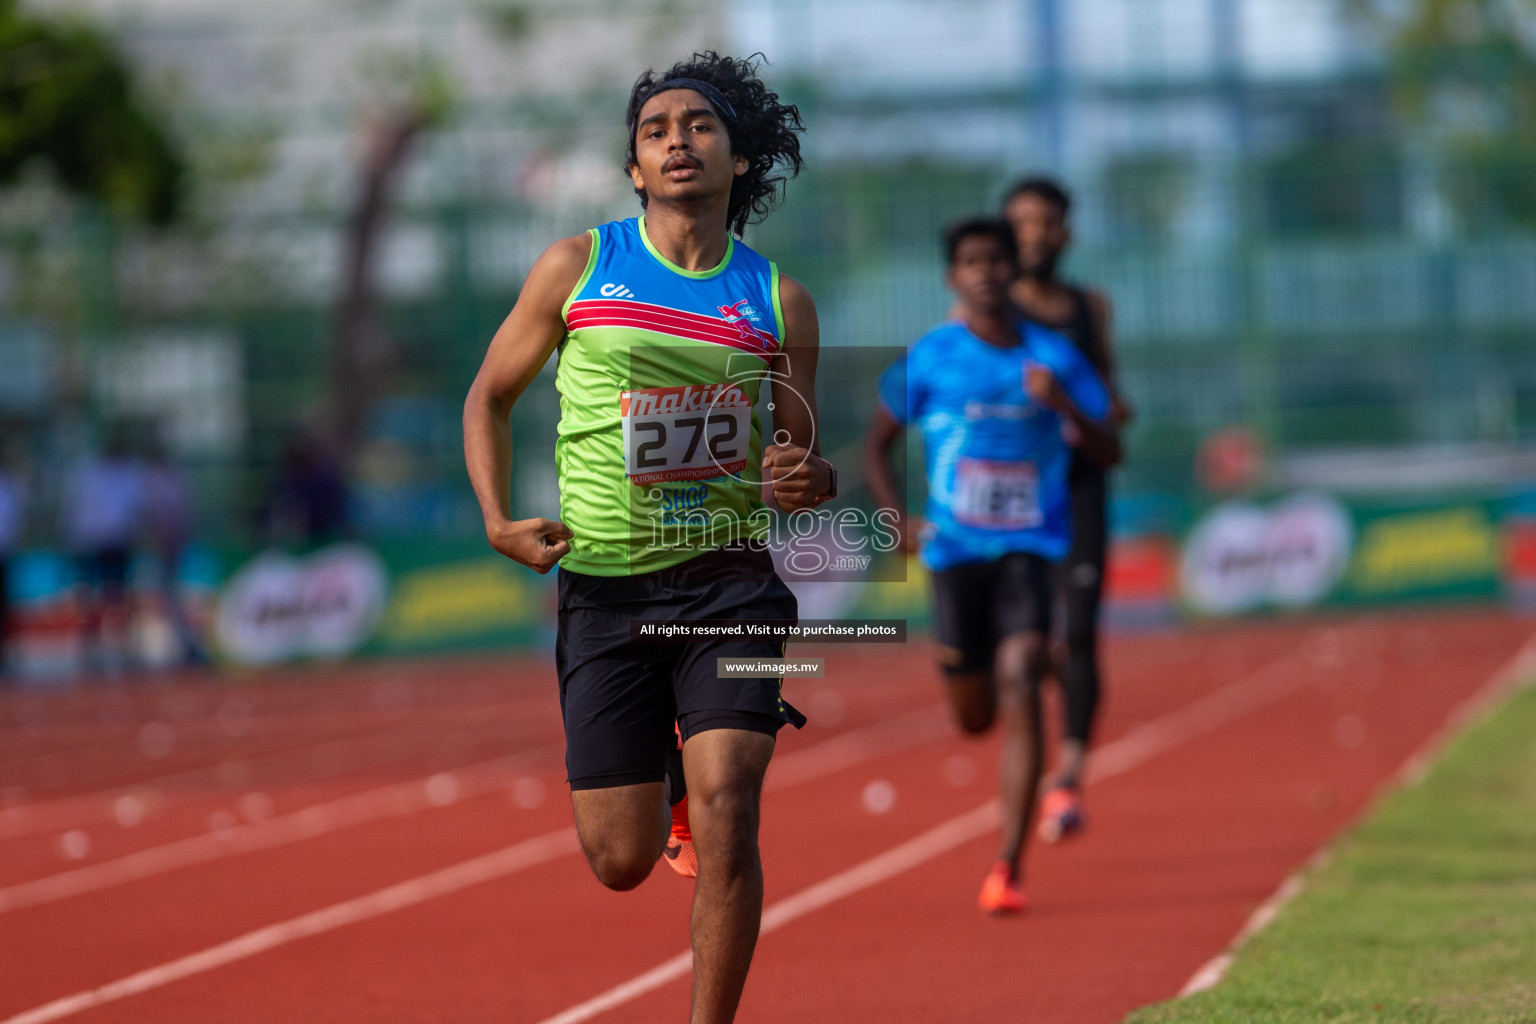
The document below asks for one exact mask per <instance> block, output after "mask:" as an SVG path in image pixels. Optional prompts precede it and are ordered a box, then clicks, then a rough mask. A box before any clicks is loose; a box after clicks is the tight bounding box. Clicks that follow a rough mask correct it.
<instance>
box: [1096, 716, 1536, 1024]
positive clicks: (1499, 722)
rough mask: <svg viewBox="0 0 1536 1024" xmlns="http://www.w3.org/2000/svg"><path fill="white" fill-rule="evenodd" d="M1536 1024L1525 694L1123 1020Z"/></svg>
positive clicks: (1535, 735)
mask: <svg viewBox="0 0 1536 1024" xmlns="http://www.w3.org/2000/svg"><path fill="white" fill-rule="evenodd" d="M1249 1021H1253V1022H1260V1024H1313V1022H1321V1021H1327V1022H1329V1024H1364V1022H1371V1024H1388V1022H1390V1024H1428V1022H1433V1024H1451V1022H1454V1024H1473V1022H1475V1024H1493V1022H1498V1024H1536V688H1527V689H1525V690H1523V691H1522V692H1520V693H1519V694H1518V695H1517V696H1515V697H1514V698H1513V699H1512V700H1511V701H1510V702H1509V703H1508V704H1506V705H1505V706H1504V707H1503V708H1502V709H1500V711H1499V712H1498V713H1497V714H1496V715H1494V716H1493V717H1492V718H1490V719H1488V720H1486V721H1484V722H1482V723H1481V724H1479V725H1477V726H1476V727H1475V728H1473V729H1472V730H1471V731H1469V732H1468V733H1466V734H1465V735H1463V736H1461V737H1460V738H1459V739H1457V740H1456V742H1455V743H1453V744H1452V746H1451V747H1450V749H1449V750H1447V751H1446V753H1445V754H1444V755H1443V756H1442V757H1441V758H1440V760H1439V761H1438V762H1437V763H1436V764H1435V766H1434V768H1433V769H1432V771H1431V772H1430V774H1429V776H1428V777H1427V778H1426V779H1424V781H1423V782H1422V783H1420V784H1419V785H1418V786H1415V787H1414V788H1412V789H1409V790H1406V791H1403V792H1399V793H1396V794H1394V795H1392V796H1391V797H1390V798H1389V799H1388V800H1387V801H1386V802H1385V803H1383V805H1382V806H1381V807H1380V808H1379V809H1378V810H1377V811H1376V813H1375V814H1373V815H1372V816H1371V817H1370V819H1369V820H1367V821H1366V822H1365V823H1364V824H1362V825H1361V826H1359V827H1358V828H1357V829H1355V831H1354V832H1352V833H1351V834H1350V835H1349V836H1347V837H1346V838H1345V839H1343V840H1342V841H1341V842H1340V843H1339V844H1338V846H1337V849H1336V851H1335V856H1334V857H1333V858H1332V860H1331V861H1330V862H1329V863H1328V864H1327V865H1325V866H1323V867H1321V868H1318V869H1316V870H1314V871H1313V872H1311V873H1310V874H1309V876H1308V877H1307V881H1306V888H1305V889H1304V890H1303V892H1302V894H1301V895H1300V896H1298V897H1297V898H1296V899H1295V900H1294V901H1293V902H1292V903H1291V904H1290V905H1289V906H1287V907H1286V908H1285V909H1284V910H1283V911H1282V912H1281V914H1280V916H1279V918H1278V919H1277V920H1276V921H1275V922H1274V923H1273V924H1271V925H1270V926H1269V928H1268V929H1266V930H1264V931H1263V932H1260V933H1259V934H1258V936H1256V937H1255V938H1254V939H1253V940H1252V941H1251V942H1250V943H1249V944H1248V945H1247V946H1246V947H1245V948H1244V949H1243V950H1242V951H1241V952H1240V953H1239V954H1238V956H1237V960H1236V962H1235V963H1234V964H1233V965H1232V968H1231V970H1230V971H1229V972H1228V973H1227V976H1226V977H1225V978H1224V979H1223V980H1222V981H1221V983H1220V984H1218V985H1217V986H1216V987H1215V988H1214V989H1212V990H1211V991H1209V992H1205V993H1202V994H1200V995H1197V996H1193V997H1191V998H1189V999H1183V1000H1176V1001H1174V1002H1168V1003H1160V1004H1158V1005H1156V1006H1151V1007H1147V1008H1145V1009H1142V1010H1138V1011H1137V1012H1136V1013H1133V1014H1132V1015H1131V1016H1130V1017H1129V1018H1127V1020H1126V1024H1245V1022H1249Z"/></svg>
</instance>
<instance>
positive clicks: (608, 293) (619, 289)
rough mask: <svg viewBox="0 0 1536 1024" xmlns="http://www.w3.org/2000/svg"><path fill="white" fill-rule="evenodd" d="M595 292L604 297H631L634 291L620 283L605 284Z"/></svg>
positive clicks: (633, 295)
mask: <svg viewBox="0 0 1536 1024" xmlns="http://www.w3.org/2000/svg"><path fill="white" fill-rule="evenodd" d="M597 294H599V295H601V296H602V297H603V298H605V299H632V298H634V297H635V293H634V292H632V291H630V290H629V289H628V288H626V287H624V286H623V285H622V284H612V283H609V284H605V285H603V286H602V287H601V288H599V289H598V290H597Z"/></svg>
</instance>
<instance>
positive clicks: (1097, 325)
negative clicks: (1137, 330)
mask: <svg viewBox="0 0 1536 1024" xmlns="http://www.w3.org/2000/svg"><path fill="white" fill-rule="evenodd" d="M1088 313H1089V316H1090V318H1091V319H1092V320H1093V325H1094V330H1096V331H1098V332H1099V351H1100V352H1101V353H1102V354H1103V356H1102V358H1103V360H1104V365H1103V366H1101V367H1099V373H1100V374H1102V375H1103V377H1104V387H1105V388H1107V389H1108V390H1109V418H1110V419H1112V420H1114V421H1115V423H1117V424H1122V425H1123V424H1125V423H1128V422H1130V419H1131V417H1133V416H1135V415H1136V410H1135V409H1133V408H1131V404H1130V403H1129V402H1127V401H1126V400H1125V396H1124V395H1122V394H1121V393H1120V368H1119V365H1118V364H1117V363H1116V362H1115V345H1114V341H1113V337H1114V335H1113V332H1111V330H1110V325H1111V322H1112V318H1113V314H1112V312H1111V309H1110V305H1109V296H1107V295H1105V294H1104V293H1103V292H1101V291H1097V290H1095V291H1090V292H1089V293H1088Z"/></svg>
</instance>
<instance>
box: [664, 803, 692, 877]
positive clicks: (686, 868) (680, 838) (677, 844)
mask: <svg viewBox="0 0 1536 1024" xmlns="http://www.w3.org/2000/svg"><path fill="white" fill-rule="evenodd" d="M661 855H662V856H663V857H665V858H666V859H667V863H668V864H669V865H670V866H671V868H672V870H673V871H676V872H677V873H678V874H680V875H682V876H683V877H684V878H698V877H699V855H698V854H696V853H694V852H693V833H692V832H689V831H688V798H687V797H686V796H685V797H683V798H682V799H681V800H679V801H678V802H677V803H675V804H673V805H672V834H671V835H669V836H667V845H666V847H665V848H663V849H662V851H661Z"/></svg>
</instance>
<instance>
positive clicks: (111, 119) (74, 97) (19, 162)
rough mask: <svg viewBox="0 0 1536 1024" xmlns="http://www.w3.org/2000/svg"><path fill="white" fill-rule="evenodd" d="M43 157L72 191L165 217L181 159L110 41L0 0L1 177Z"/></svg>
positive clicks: (171, 213)
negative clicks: (137, 89)
mask: <svg viewBox="0 0 1536 1024" xmlns="http://www.w3.org/2000/svg"><path fill="white" fill-rule="evenodd" d="M37 160H40V161H42V162H43V163H44V164H46V165H47V166H48V167H49V168H51V169H52V171H53V173H54V174H55V175H56V176H57V177H58V180H59V181H60V182H61V183H62V184H63V185H64V187H65V188H67V189H68V190H69V191H71V192H73V193H75V194H77V195H80V196H86V197H89V198H92V199H95V200H98V201H100V202H102V203H104V204H105V205H106V206H107V207H108V208H109V209H111V210H113V211H114V212H116V213H119V214H122V215H124V216H128V217H133V218H136V219H139V220H143V221H146V222H148V223H151V224H165V223H168V222H170V221H171V220H173V219H174V218H175V217H176V215H177V214H178V213H179V212H180V211H181V207H182V197H183V187H182V186H183V181H184V178H185V161H184V160H183V157H182V155H181V153H180V151H179V150H178V148H177V146H176V145H175V144H174V142H173V141H172V139H171V137H170V135H169V134H168V133H167V131H166V130H165V128H164V127H163V126H162V125H161V124H160V123H159V122H158V121H157V120H156V117H155V114H154V113H153V112H152V111H151V110H149V109H148V108H147V107H146V106H145V105H144V104H143V103H142V102H141V100H140V99H139V97H138V96H137V95H136V93H135V89H134V82H133V76H132V74H131V72H130V71H129V69H128V66H127V65H126V63H125V62H124V61H123V59H122V57H121V56H120V55H119V54H118V53H117V51H116V50H115V49H114V48H113V46H112V44H111V42H110V41H108V40H107V39H105V38H104V37H103V36H101V35H100V34H99V33H97V32H95V31H93V30H92V29H91V28H89V27H88V26H86V25H84V24H81V23H77V22H64V21H56V20H47V19H44V18H42V17H39V16H37V15H36V14H34V13H32V12H28V11H22V10H21V9H20V6H19V4H18V3H17V0H0V185H4V184H9V183H11V182H14V181H15V180H16V179H17V177H18V175H20V174H21V173H22V170H23V169H24V168H25V167H26V166H27V165H28V164H30V163H32V162H33V161H37Z"/></svg>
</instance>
